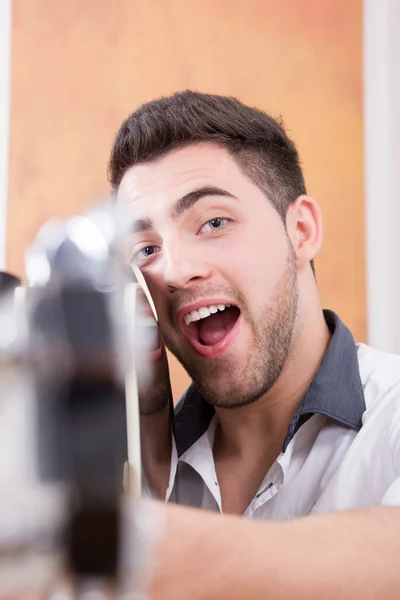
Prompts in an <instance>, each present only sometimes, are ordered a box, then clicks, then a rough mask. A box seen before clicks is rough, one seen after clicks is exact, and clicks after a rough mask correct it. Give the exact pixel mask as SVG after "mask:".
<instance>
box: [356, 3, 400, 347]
mask: <svg viewBox="0 0 400 600" xmlns="http://www.w3.org/2000/svg"><path fill="white" fill-rule="evenodd" d="M399 30H400V1H399V0H364V102H365V112H364V124H365V125H364V127H365V186H366V187H365V192H366V200H365V201H366V233H367V236H366V240H367V257H366V258H367V262H366V269H367V273H366V274H367V314H368V342H369V343H370V344H371V345H372V346H374V347H376V348H379V349H381V350H385V351H389V352H396V353H400V36H399Z"/></svg>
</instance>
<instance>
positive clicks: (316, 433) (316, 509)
mask: <svg viewBox="0 0 400 600" xmlns="http://www.w3.org/2000/svg"><path fill="white" fill-rule="evenodd" d="M325 317H326V320H327V322H328V324H329V326H330V327H331V329H332V330H333V337H332V340H331V344H330V346H329V348H328V351H327V353H326V355H325V358H324V361H323V363H322V365H321V367H320V370H319V371H318V373H317V375H316V377H315V379H314V381H313V383H312V384H311V386H310V389H309V392H308V393H307V394H306V396H305V397H304V399H303V402H302V404H301V405H300V406H299V409H298V413H296V417H295V418H294V420H293V421H292V423H291V426H290V427H289V432H288V437H287V439H286V441H285V446H284V448H283V449H282V452H281V454H280V455H279V456H278V458H277V459H276V461H275V462H274V464H273V465H272V466H271V468H270V469H269V470H268V472H267V473H266V474H265V477H264V479H263V481H262V482H261V484H260V486H259V490H258V492H257V494H256V495H255V497H254V498H253V500H252V501H251V503H250V505H249V506H248V507H247V509H246V511H245V513H244V516H245V517H247V518H249V519H256V518H258V519H289V518H292V517H299V516H303V515H309V514H313V513H326V512H330V511H337V510H345V509H350V508H357V507H363V506H372V505H380V504H386V505H400V357H399V356H395V355H389V354H385V353H382V352H379V351H377V350H374V349H372V348H370V347H368V346H366V345H364V344H359V345H357V346H356V345H355V344H354V341H353V338H352V336H351V334H350V332H349V330H348V329H347V328H346V327H345V326H344V325H343V323H342V322H341V321H340V319H338V317H336V315H334V313H329V312H325ZM185 402H186V400H184V403H185ZM196 402H197V403H198V402H199V400H198V399H195V403H194V404H196ZM203 402H204V401H203ZM183 406H184V404H183ZM181 410H183V409H181ZM207 410H209V409H207ZM190 415H191V420H192V421H193V420H194V418H195V417H193V416H192V410H191V411H190ZM179 417H180V412H178V414H177V417H176V419H177V422H178V420H179ZM185 418H186V417H185ZM303 419H304V421H305V422H302V420H303ZM181 421H182V423H183V426H185V424H184V419H183V420H182V419H181ZM216 424H217V416H216V415H215V414H214V416H213V417H212V418H211V421H210V422H209V425H208V427H207V429H206V431H205V432H204V433H203V434H202V435H200V437H198V438H197V439H196V441H194V443H192V444H190V445H189V447H188V448H187V449H186V450H184V452H181V453H180V456H179V459H178V452H177V446H178V447H179V440H178V443H177V445H176V446H175V447H174V449H173V457H172V469H171V478H170V485H169V488H168V491H167V499H168V500H170V501H172V502H178V503H182V504H187V505H191V506H197V507H200V508H204V509H208V510H212V511H220V512H222V506H221V494H220V489H219V485H218V480H217V476H216V472H215V466H214V459H213V450H212V449H213V442H214V435H215V429H216ZM181 431H182V427H181ZM178 434H179V431H178ZM186 445H187V442H186Z"/></svg>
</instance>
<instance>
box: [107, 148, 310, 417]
mask: <svg viewBox="0 0 400 600" xmlns="http://www.w3.org/2000/svg"><path fill="white" fill-rule="evenodd" d="M118 201H119V203H121V204H122V206H123V208H124V210H125V211H128V213H129V218H130V219H131V220H132V231H133V233H132V237H131V239H130V241H129V248H128V253H129V260H130V261H131V262H135V263H136V264H137V265H138V266H139V267H140V269H141V271H142V273H143V275H144V277H145V279H146V282H147V284H148V287H149V290H150V293H151V295H152V297H153V299H154V303H155V306H156V309H157V312H158V316H159V322H160V327H161V331H162V334H163V337H164V340H165V342H166V345H167V346H168V347H169V348H170V350H171V351H172V352H173V353H174V354H175V355H176V356H177V358H178V359H179V360H180V362H181V363H182V364H183V366H184V367H185V368H186V370H187V371H188V373H189V374H190V376H191V377H192V379H193V380H194V381H195V382H196V383H197V385H198V386H199V387H200V388H201V391H202V393H203V395H204V397H205V398H206V399H207V400H208V401H209V402H210V403H212V404H214V405H215V406H223V407H227V406H241V405H245V404H249V403H250V402H253V401H254V400H257V399H258V398H260V397H261V396H262V395H263V394H265V393H266V392H267V391H268V390H269V389H270V388H271V387H272V385H273V384H274V383H275V381H276V379H277V378H278V376H279V374H280V372H281V370H282V367H283V364H284V362H285V359H286V357H287V354H288V351H289V348H290V343H291V339H292V334H293V329H294V325H295V321H296V313H297V300H298V289H297V288H298V286H297V267H296V257H295V255H294V251H293V247H292V244H291V242H290V240H289V237H288V235H287V233H286V230H285V226H284V223H283V222H282V219H281V217H280V216H279V215H278V213H277V211H276V210H275V209H274V207H273V206H272V204H271V203H270V202H269V200H268V199H267V198H266V196H265V194H264V193H263V192H262V191H261V190H260V189H259V188H258V187H257V186H256V185H255V184H254V183H253V182H252V181H251V180H250V179H249V178H248V177H247V176H246V175H245V174H244V173H243V171H242V170H241V168H240V166H239V165H238V163H237V162H236V161H235V159H234V158H233V157H232V155H231V154H230V153H229V152H228V151H227V150H226V149H224V148H222V147H219V146H217V145H215V144H211V143H199V144H193V145H190V146H186V147H183V148H181V149H179V150H174V151H171V152H170V153H168V154H166V155H164V156H162V157H161V158H158V159H156V160H153V161H150V162H148V163H143V164H139V165H135V166H133V167H131V168H130V169H128V171H127V172H126V173H125V175H124V177H123V179H122V182H121V185H120V188H119V191H118Z"/></svg>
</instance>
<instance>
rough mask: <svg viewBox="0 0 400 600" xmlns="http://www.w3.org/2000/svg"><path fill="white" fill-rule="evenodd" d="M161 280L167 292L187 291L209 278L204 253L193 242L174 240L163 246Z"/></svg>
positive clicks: (208, 269) (208, 268)
mask: <svg viewBox="0 0 400 600" xmlns="http://www.w3.org/2000/svg"><path fill="white" fill-rule="evenodd" d="M162 252H163V260H162V268H163V278H164V285H165V287H166V289H167V290H168V291H169V292H174V291H175V290H183V289H188V288H190V287H191V286H192V285H194V284H197V283H200V282H201V281H203V280H206V279H208V278H209V277H210V267H209V265H208V264H207V263H206V261H205V260H204V252H201V249H200V248H199V247H198V246H196V244H195V243H194V242H192V243H183V242H182V241H177V240H175V241H174V242H173V243H169V244H166V243H164V246H163V250H162Z"/></svg>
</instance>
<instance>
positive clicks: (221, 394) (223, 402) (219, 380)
mask: <svg viewBox="0 0 400 600" xmlns="http://www.w3.org/2000/svg"><path fill="white" fill-rule="evenodd" d="M289 244H290V242H289ZM289 249H290V251H289V254H288V257H287V259H286V263H285V269H284V272H283V274H282V276H281V278H280V279H279V281H278V283H277V284H276V286H275V290H274V293H273V295H272V296H271V297H270V298H269V300H268V303H266V304H264V305H263V306H262V307H261V309H260V312H259V316H258V317H257V318H256V319H254V318H252V316H251V314H250V312H249V310H248V308H247V305H246V301H245V299H244V297H243V295H242V294H241V293H240V291H239V290H233V289H229V290H227V288H223V289H222V288H218V289H216V288H212V289H208V290H207V294H204V295H206V296H209V297H212V296H213V295H214V296H215V297H217V296H219V295H221V293H225V294H226V292H229V295H228V296H227V297H229V298H236V299H237V300H238V306H239V307H240V310H241V317H242V318H244V320H245V322H246V323H247V324H248V325H249V326H250V330H251V334H252V335H251V339H252V348H251V350H250V352H249V356H248V357H247V360H245V361H244V360H243V355H242V356H237V357H235V356H232V355H230V356H229V355H228V354H227V355H226V356H225V355H222V356H221V357H218V358H214V359H211V360H210V359H201V358H199V357H198V356H197V355H196V356H193V353H194V351H193V350H191V351H189V352H185V351H184V348H185V345H186V344H187V341H186V340H185V341H186V344H185V342H184V341H182V343H179V342H178V341H177V340H176V337H174V336H172V335H168V331H165V332H163V336H164V340H165V343H166V345H167V347H168V348H169V349H170V350H171V352H172V353H173V354H174V355H175V356H176V358H177V359H178V360H179V362H180V363H181V364H182V366H183V367H184V369H185V370H186V371H187V373H188V374H189V375H190V377H191V378H192V380H193V381H194V383H195V384H196V385H197V387H198V388H199V391H200V393H201V394H202V396H203V397H204V399H205V400H206V401H207V402H209V403H210V404H212V405H213V406H214V407H219V408H238V407H241V406H247V405H249V404H252V403H253V402H255V401H257V400H258V399H259V398H261V397H262V396H264V395H265V394H266V393H267V392H268V391H269V390H270V389H271V388H272V387H273V385H274V384H275V382H276V381H277V379H278V377H279V376H280V374H281V372H282V369H283V366H284V364H285V361H286V359H287V356H288V354H289V350H290V346H291V341H292V337H293V332H294V328H295V323H296V316H297V305H298V282H297V268H296V259H295V255H294V252H293V249H292V247H291V244H290V245H289ZM195 295H196V297H198V296H199V293H198V292H196V294H195ZM195 299H196V298H195V297H193V298H188V296H186V297H185V300H186V302H190V301H192V300H195ZM172 314H173V311H172V310H171V311H170V315H171V317H172ZM171 317H170V318H171ZM171 322H172V321H171Z"/></svg>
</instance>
